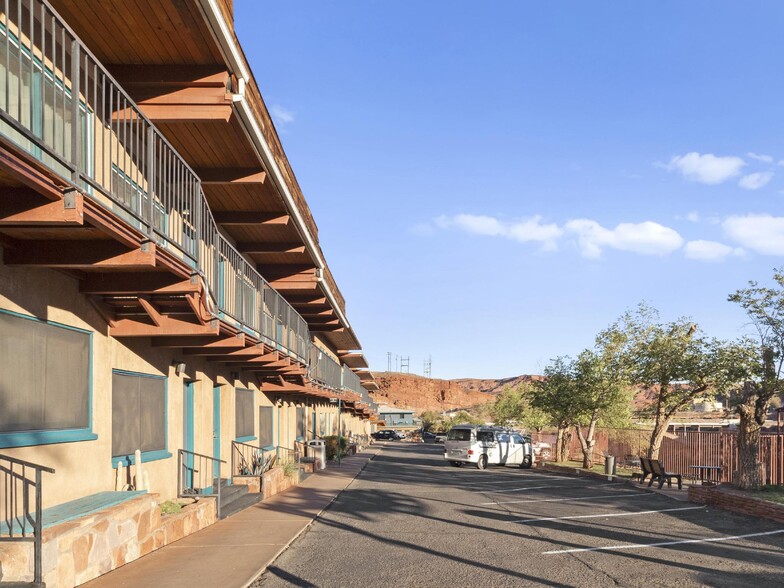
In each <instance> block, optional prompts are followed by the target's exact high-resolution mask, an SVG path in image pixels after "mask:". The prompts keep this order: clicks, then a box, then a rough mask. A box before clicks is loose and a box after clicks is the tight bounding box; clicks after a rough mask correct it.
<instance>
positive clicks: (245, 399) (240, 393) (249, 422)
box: [234, 388, 256, 441]
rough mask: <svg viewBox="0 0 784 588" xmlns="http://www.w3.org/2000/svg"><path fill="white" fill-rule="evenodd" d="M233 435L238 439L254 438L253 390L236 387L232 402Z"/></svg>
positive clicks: (249, 439) (247, 439)
mask: <svg viewBox="0 0 784 588" xmlns="http://www.w3.org/2000/svg"><path fill="white" fill-rule="evenodd" d="M234 435H235V436H236V437H237V440H238V441H251V440H253V439H255V438H256V435H254V427H253V390H244V389H242V388H237V391H236V393H235V404H234Z"/></svg>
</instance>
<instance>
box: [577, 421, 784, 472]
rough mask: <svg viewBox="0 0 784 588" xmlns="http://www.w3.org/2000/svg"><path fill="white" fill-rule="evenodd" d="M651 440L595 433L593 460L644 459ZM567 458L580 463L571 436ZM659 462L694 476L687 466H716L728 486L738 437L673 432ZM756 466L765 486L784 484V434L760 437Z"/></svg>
mask: <svg viewBox="0 0 784 588" xmlns="http://www.w3.org/2000/svg"><path fill="white" fill-rule="evenodd" d="M650 438H651V431H650V430H646V429H604V430H599V431H597V433H596V446H595V447H594V451H593V457H594V460H595V461H602V460H603V459H604V455H605V454H609V455H614V456H616V458H619V459H620V460H621V461H630V460H631V459H632V458H635V457H639V456H640V455H644V454H645V452H646V450H647V448H648V446H649V444H650ZM569 455H570V457H571V458H573V459H582V450H581V449H580V444H579V441H578V440H577V438H576V436H572V441H571V445H570V447H569ZM659 459H660V460H661V461H662V463H664V465H665V466H666V468H667V471H671V472H673V473H676V474H682V475H683V476H684V477H692V476H694V475H695V472H694V470H693V469H691V468H689V466H694V465H703V466H720V467H721V468H722V472H721V481H722V482H732V479H733V475H734V472H735V471H736V470H737V468H738V435H737V432H736V431H677V432H675V433H673V434H671V436H667V437H665V438H664V440H663V441H662V445H661V449H660V450H659ZM760 464H761V466H762V468H763V472H764V481H765V483H766V484H784V434H780V433H764V434H762V435H761V437H760Z"/></svg>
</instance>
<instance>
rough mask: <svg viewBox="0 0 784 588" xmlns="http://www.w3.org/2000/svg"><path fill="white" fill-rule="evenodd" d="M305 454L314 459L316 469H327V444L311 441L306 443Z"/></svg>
mask: <svg viewBox="0 0 784 588" xmlns="http://www.w3.org/2000/svg"><path fill="white" fill-rule="evenodd" d="M305 454H306V455H307V456H309V457H314V458H315V459H316V463H317V464H318V469H320V470H323V469H324V468H326V467H327V444H326V443H325V442H324V440H322V439H313V441H308V444H307V446H306V447H305Z"/></svg>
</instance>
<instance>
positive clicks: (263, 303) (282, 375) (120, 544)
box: [0, 0, 378, 587]
mask: <svg viewBox="0 0 784 588" xmlns="http://www.w3.org/2000/svg"><path fill="white" fill-rule="evenodd" d="M254 66H255V67H256V68H258V69H261V68H262V67H263V63H261V64H254ZM346 217H347V218H346V220H347V222H350V211H348V212H347V214H346ZM346 229H347V230H350V226H347V227H346ZM336 253H338V254H339V252H336ZM367 367H368V365H367V362H366V360H365V358H364V356H363V354H362V352H361V347H360V343H359V340H358V338H357V335H356V334H355V332H354V330H353V329H352V327H351V325H350V323H349V320H348V318H347V316H346V303H345V300H344V299H343V296H342V295H341V293H340V290H339V288H338V285H337V284H336V283H335V280H334V278H333V276H332V273H331V272H330V269H329V266H328V265H327V262H326V260H325V256H324V253H323V251H322V250H321V247H320V245H319V239H318V229H317V227H316V224H315V221H314V219H313V217H312V216H311V213H310V209H309V207H308V204H307V202H306V200H305V198H304V196H303V194H302V191H301V190H300V188H299V186H298V184H297V180H296V178H295V176H294V173H293V171H292V169H291V167H290V165H289V162H288V160H287V158H286V154H285V153H284V151H283V149H282V147H281V143H280V140H279V138H278V135H277V133H276V131H275V128H274V126H273V123H272V121H271V119H270V115H269V112H268V111H267V108H266V106H265V104H264V101H263V99H262V97H261V94H260V93H259V88H258V85H257V83H256V80H255V79H254V76H253V73H252V71H251V64H249V63H248V62H247V61H246V59H245V57H244V54H243V51H242V48H241V46H240V45H239V42H238V40H237V38H236V37H235V36H234V31H233V13H232V0H123V1H115V2H106V1H98V0H0V581H2V582H12V581H24V582H33V581H37V582H41V581H43V582H45V583H46V584H47V585H48V586H50V587H51V586H74V585H79V584H82V583H84V582H86V581H88V580H90V579H92V578H94V577H96V576H98V575H100V574H104V573H106V572H108V571H110V570H112V569H114V568H116V567H119V566H121V565H123V564H124V563H126V562H128V561H131V560H134V559H136V558H138V557H141V556H143V555H145V554H147V553H149V552H151V551H153V550H155V549H158V548H160V547H162V546H164V545H166V544H168V543H171V542H172V541H176V540H178V539H180V538H181V537H183V536H185V535H187V534H189V533H192V532H196V531H198V530H199V529H201V528H203V527H205V526H207V525H210V524H212V523H213V522H215V521H216V520H217V519H218V518H222V517H225V516H228V515H230V514H231V512H233V511H236V510H237V509H238V508H242V507H243V506H248V505H250V504H252V503H253V502H257V501H258V500H260V499H262V498H263V497H266V496H269V495H270V494H272V493H274V492H277V491H280V490H282V489H284V488H285V487H287V485H290V484H292V483H296V479H297V478H298V476H299V473H300V472H303V475H304V472H311V471H313V470H314V469H318V464H317V463H314V462H313V460H312V459H311V460H307V459H305V460H304V461H305V462H306V463H303V459H302V457H303V455H306V454H307V453H308V450H307V449H306V447H305V445H306V443H307V442H308V441H310V440H313V439H316V438H319V437H325V436H330V435H336V434H337V433H338V432H340V433H341V434H343V435H345V436H348V437H350V440H351V441H352V443H353V445H354V446H355V447H356V446H361V445H362V444H364V443H367V442H368V441H367V439H368V436H369V434H370V433H371V432H372V431H373V430H374V427H375V425H374V423H375V422H376V421H377V414H376V412H375V405H374V403H373V402H372V400H371V398H370V396H369V395H368V390H377V389H378V388H377V386H376V384H375V382H374V378H373V375H372V373H370V372H369V371H368V370H367ZM287 464H294V465H293V466H290V465H287ZM284 466H285V467H284ZM292 472H294V474H296V475H294V476H292V475H291V473H292ZM292 479H293V480H294V481H292ZM165 502H179V503H181V504H184V505H185V506H184V508H183V509H182V510H181V511H179V512H172V513H171V514H162V512H161V510H162V509H161V508H160V506H159V505H160V504H162V503H165ZM174 510H175V511H176V510H177V509H176V508H175V509H174Z"/></svg>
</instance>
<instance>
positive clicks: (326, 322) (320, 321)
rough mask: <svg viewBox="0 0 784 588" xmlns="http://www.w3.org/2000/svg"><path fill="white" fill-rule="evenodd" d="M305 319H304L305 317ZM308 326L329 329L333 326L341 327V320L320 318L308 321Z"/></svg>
mask: <svg viewBox="0 0 784 588" xmlns="http://www.w3.org/2000/svg"><path fill="white" fill-rule="evenodd" d="M303 318H304V317H303ZM307 323H308V326H316V325H318V326H319V327H328V326H331V325H340V320H338V319H337V318H333V317H318V318H309V319H307Z"/></svg>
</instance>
